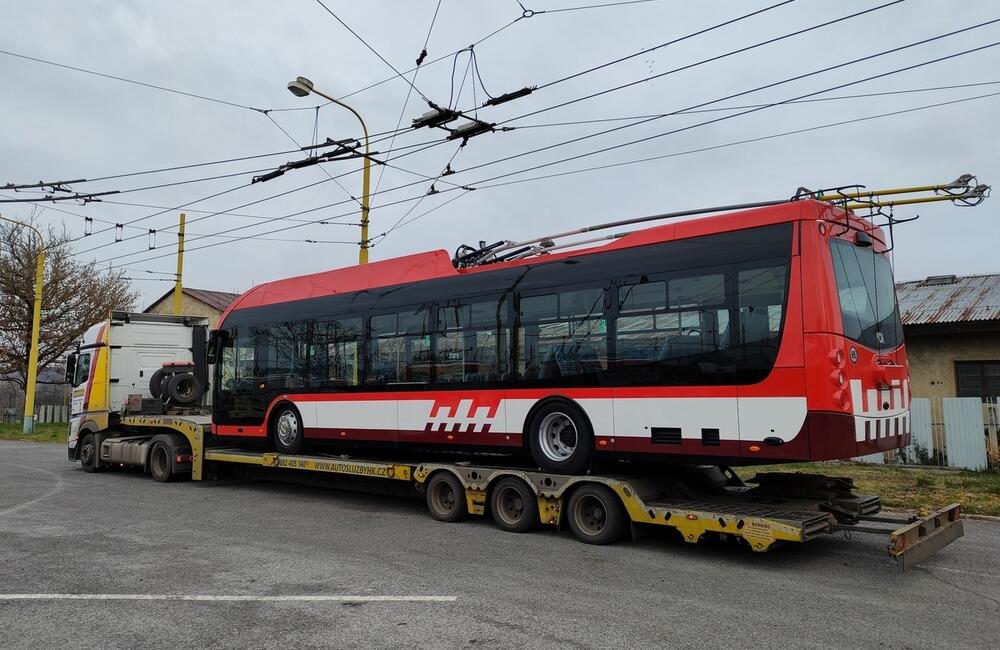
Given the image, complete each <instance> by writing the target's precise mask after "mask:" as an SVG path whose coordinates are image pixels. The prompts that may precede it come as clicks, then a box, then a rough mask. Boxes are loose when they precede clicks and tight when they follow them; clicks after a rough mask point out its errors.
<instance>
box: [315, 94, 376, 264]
mask: <svg viewBox="0 0 1000 650" xmlns="http://www.w3.org/2000/svg"><path fill="white" fill-rule="evenodd" d="M312 92H314V93H316V94H317V95H319V96H320V97H323V98H324V99H328V100H330V101H331V102H333V103H334V104H336V105H337V106H343V107H344V108H346V109H347V110H349V111H351V112H352V113H354V117H356V118H358V121H359V122H361V130H362V131H364V134H365V167H364V178H363V180H362V181H361V183H362V188H361V189H362V194H361V250H359V251H358V264H367V263H368V209H369V196H368V194H369V191H370V189H369V188H370V187H371V183H370V181H371V167H372V160H371V157H370V156H369V149H368V127H367V126H366V125H365V121H364V120H363V119H362V118H361V114H360V113H358V112H357V111H356V110H354V109H353V108H351V107H350V106H348V105H347V104H345V103H344V102H342V101H340V100H339V99H335V98H333V97H330V96H329V95H327V94H326V93H323V92H320V91H318V90H316V89H315V88H313V89H312Z"/></svg>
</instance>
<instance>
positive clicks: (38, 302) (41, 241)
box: [0, 217, 45, 434]
mask: <svg viewBox="0 0 1000 650" xmlns="http://www.w3.org/2000/svg"><path fill="white" fill-rule="evenodd" d="M0 219H2V220H3V221H9V222H10V223H13V224H17V225H18V226H23V227H25V228H31V229H32V230H34V231H35V234H36V235H38V259H37V261H36V262H35V300H34V304H33V309H32V314H31V347H29V348H28V372H27V375H26V377H25V381H24V426H23V427H22V429H21V432H22V433H25V434H32V433H34V432H35V385H36V384H37V382H38V336H39V330H41V326H42V283H43V282H44V280H45V238H44V237H42V233H41V232H40V231H39V230H38V228H35V227H34V226H32V225H31V224H28V223H24V222H22V221H15V220H13V219H8V218H7V217H0Z"/></svg>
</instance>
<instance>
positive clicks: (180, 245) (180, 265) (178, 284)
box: [174, 212, 187, 316]
mask: <svg viewBox="0 0 1000 650" xmlns="http://www.w3.org/2000/svg"><path fill="white" fill-rule="evenodd" d="M186 219H187V215H185V214H184V213H183V212H181V220H180V223H179V224H178V226H177V279H176V280H175V282H174V316H180V315H181V299H182V297H183V295H184V285H183V283H182V280H183V278H184V221H185V220H186Z"/></svg>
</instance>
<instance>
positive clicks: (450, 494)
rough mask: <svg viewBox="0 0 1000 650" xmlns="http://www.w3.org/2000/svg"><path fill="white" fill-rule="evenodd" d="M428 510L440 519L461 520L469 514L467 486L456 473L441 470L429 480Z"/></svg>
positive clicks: (432, 515) (448, 520)
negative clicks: (466, 494) (466, 499)
mask: <svg viewBox="0 0 1000 650" xmlns="http://www.w3.org/2000/svg"><path fill="white" fill-rule="evenodd" d="M426 492H427V510H429V511H430V513H431V517H434V518H435V519H437V520H438V521H447V522H453V521H459V520H461V519H464V518H465V516H466V515H467V514H469V507H468V504H467V503H466V501H465V487H464V486H463V485H462V483H461V481H459V480H458V478H456V477H455V475H454V474H452V473H451V472H448V471H441V472H438V473H437V474H434V475H433V476H431V478H430V480H429V481H427V490H426Z"/></svg>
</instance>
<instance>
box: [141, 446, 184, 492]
mask: <svg viewBox="0 0 1000 650" xmlns="http://www.w3.org/2000/svg"><path fill="white" fill-rule="evenodd" d="M176 453H177V450H176V449H175V448H174V446H173V445H172V444H170V443H169V442H168V441H167V440H157V441H155V442H154V443H153V445H152V446H151V447H150V448H149V459H148V460H147V461H146V463H147V465H148V466H149V474H150V476H152V477H153V480H154V481H156V482H157V483H167V482H169V481H172V480H173V479H174V456H175V455H176Z"/></svg>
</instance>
